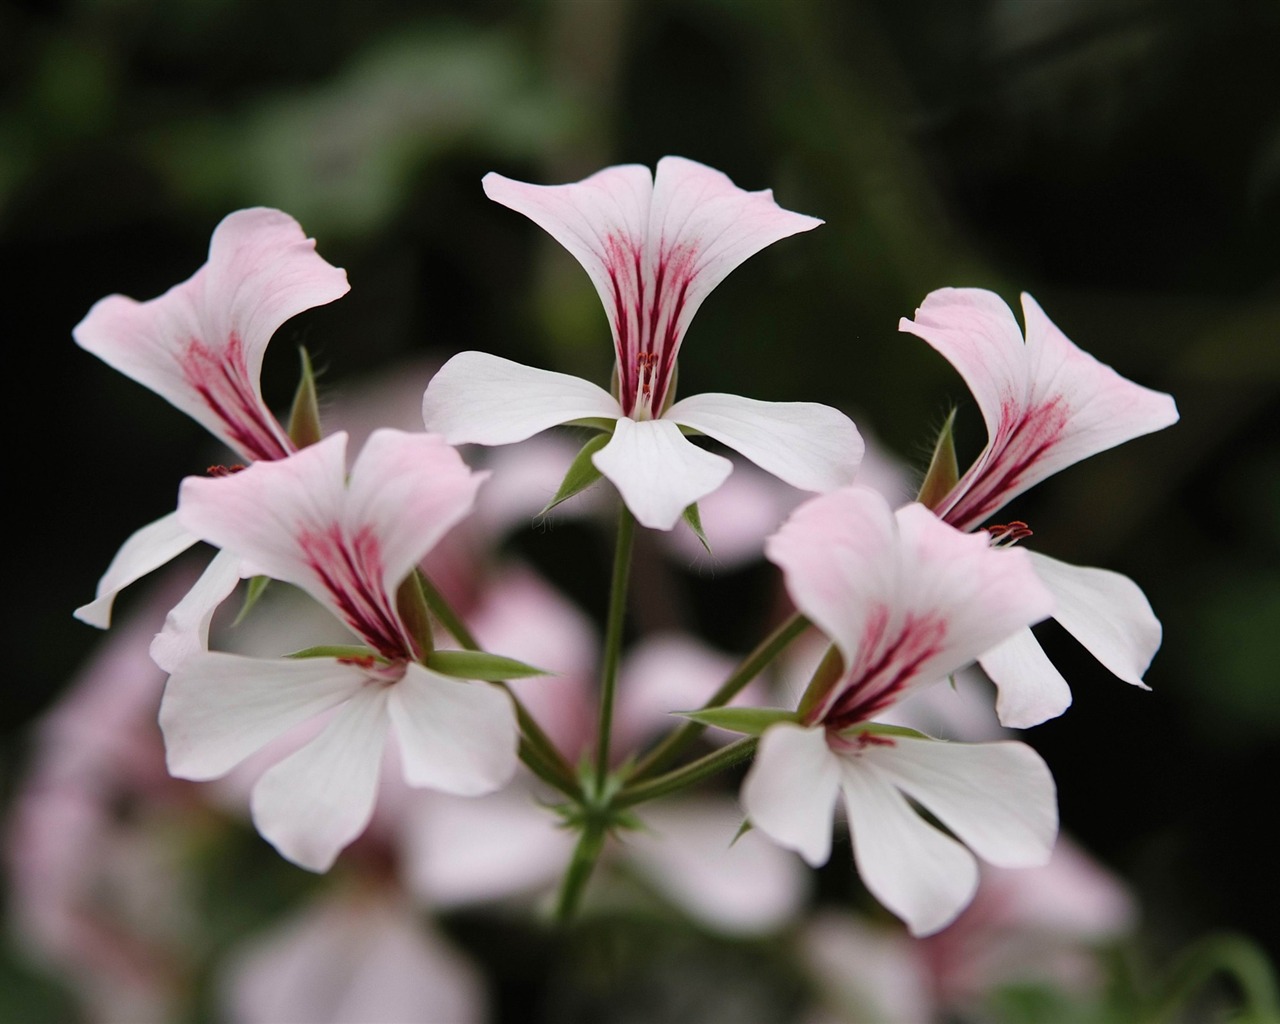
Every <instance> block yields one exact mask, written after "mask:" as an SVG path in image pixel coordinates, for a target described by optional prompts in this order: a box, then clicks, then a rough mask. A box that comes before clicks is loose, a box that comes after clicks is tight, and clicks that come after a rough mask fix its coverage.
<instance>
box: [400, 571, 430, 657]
mask: <svg viewBox="0 0 1280 1024" xmlns="http://www.w3.org/2000/svg"><path fill="white" fill-rule="evenodd" d="M396 611H397V612H399V613H400V620H401V621H402V622H403V623H404V624H405V628H406V629H408V631H409V636H410V638H411V639H412V640H413V644H414V653H415V654H416V655H417V656H418V660H419V661H421V660H422V659H424V658H427V657H429V656H430V654H431V652H432V651H433V650H434V649H435V641H434V640H433V639H432V636H431V610H430V608H429V607H428V606H427V597H426V594H424V593H423V591H422V573H421V572H419V571H418V570H417V569H415V570H414V571H413V572H412V573H410V574H409V575H408V576H406V577H405V580H404V582H403V583H401V584H400V588H399V589H398V590H397V591H396Z"/></svg>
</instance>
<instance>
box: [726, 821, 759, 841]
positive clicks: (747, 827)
mask: <svg viewBox="0 0 1280 1024" xmlns="http://www.w3.org/2000/svg"><path fill="white" fill-rule="evenodd" d="M753 828H755V826H754V825H753V824H751V819H750V818H743V819H742V824H741V825H739V826H738V831H737V832H735V833H734V834H733V838H732V839H730V840H729V845H730V846H732V845H733V844H734V843H736V842H737V841H738V840H739V839H741V838H742V837H743V836H745V835H746V834H747V833H748V832H750V831H751V830H752V829H753Z"/></svg>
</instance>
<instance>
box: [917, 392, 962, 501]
mask: <svg viewBox="0 0 1280 1024" xmlns="http://www.w3.org/2000/svg"><path fill="white" fill-rule="evenodd" d="M955 421H956V411H955V410H954V409H952V410H951V412H950V413H948V415H947V419H946V421H945V422H944V423H943V424H942V429H941V430H940V431H938V440H937V442H936V443H935V444H934V446H933V458H932V459H931V460H930V461H929V471H928V472H927V473H925V475H924V483H922V484H921V485H920V493H919V494H917V495H916V501H918V502H920V504H922V505H924V507H925V508H937V507H938V504H939V503H940V502H941V501H942V499H943V498H945V497H946V496H947V495H948V494H950V493H951V489H952V488H953V487H955V485H956V481H957V480H959V479H960V467H959V465H958V464H957V463H956V441H955V435H954V433H953V432H952V426H953V424H954V423H955Z"/></svg>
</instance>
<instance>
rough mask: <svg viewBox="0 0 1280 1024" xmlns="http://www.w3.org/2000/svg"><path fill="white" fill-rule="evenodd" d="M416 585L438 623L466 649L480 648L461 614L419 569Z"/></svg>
mask: <svg viewBox="0 0 1280 1024" xmlns="http://www.w3.org/2000/svg"><path fill="white" fill-rule="evenodd" d="M416 575H417V577H418V586H419V587H420V588H421V590H422V597H423V600H425V601H426V602H427V607H428V608H430V609H431V613H432V614H433V615H434V616H435V617H436V618H437V619H439V620H440V624H441V625H442V626H444V628H445V629H447V630H448V631H449V632H450V634H451V635H452V636H453V638H454V639H455V640H457V641H458V643H459V644H461V645H462V647H463V648H464V649H466V650H468V651H478V650H480V645H479V644H478V643H476V638H475V637H474V636H472V635H471V630H469V629H467V625H466V623H465V622H463V621H462V616H460V615H459V614H458V613H457V612H455V611H454V610H453V606H452V605H450V604H449V602H448V601H446V600H445V597H444V595H443V594H442V593H440V591H438V590H437V589H436V587H435V584H434V583H432V582H431V581H430V580H429V579H427V574H426V573H425V572H423V571H422V570H421V569H419V570H418V572H417V574H416Z"/></svg>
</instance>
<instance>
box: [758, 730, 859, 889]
mask: <svg viewBox="0 0 1280 1024" xmlns="http://www.w3.org/2000/svg"><path fill="white" fill-rule="evenodd" d="M839 784H840V766H839V761H838V759H837V758H836V755H835V754H833V753H832V752H831V751H830V750H829V749H828V747H827V737H826V732H825V731H824V730H822V729H802V728H801V727H800V726H798V725H785V724H783V725H775V726H773V727H772V728H770V729H767V730H766V731H765V734H764V735H763V736H762V737H761V738H760V746H759V748H758V749H757V750H756V756H755V760H754V762H753V763H752V765H751V770H750V771H748V772H747V777H746V780H745V781H744V782H743V784H742V806H743V807H744V808H746V811H747V816H748V817H749V818H750V819H751V823H752V825H754V826H755V827H756V828H758V829H760V831H761V832H763V833H764V834H765V835H767V836H768V837H769V838H770V839H772V840H774V841H775V842H776V843H778V844H779V845H781V846H785V847H786V848H787V849H789V850H795V851H796V852H797V853H799V854H800V856H802V857H803V858H804V859H805V860H806V861H808V863H809V864H810V865H811V866H813V867H819V866H821V865H823V864H825V863H826V862H827V859H828V858H829V857H830V856H831V823H832V817H833V815H834V814H835V806H836V795H837V791H838V788H839Z"/></svg>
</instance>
